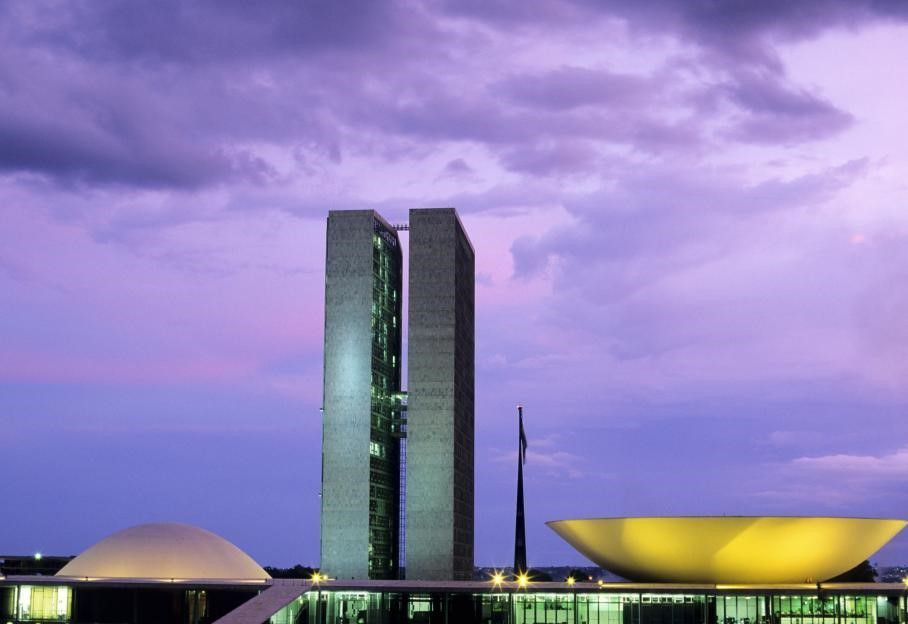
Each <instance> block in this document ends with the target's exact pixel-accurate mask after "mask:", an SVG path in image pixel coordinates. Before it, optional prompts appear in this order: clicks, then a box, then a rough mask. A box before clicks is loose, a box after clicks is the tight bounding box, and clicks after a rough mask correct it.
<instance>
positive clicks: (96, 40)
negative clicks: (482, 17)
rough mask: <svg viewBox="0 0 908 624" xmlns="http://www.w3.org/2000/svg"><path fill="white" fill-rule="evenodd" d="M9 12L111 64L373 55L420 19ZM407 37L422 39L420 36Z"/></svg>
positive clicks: (385, 10)
mask: <svg viewBox="0 0 908 624" xmlns="http://www.w3.org/2000/svg"><path fill="white" fill-rule="evenodd" d="M9 10H10V11H11V12H13V13H14V14H16V15H17V16H18V17H19V18H20V19H22V20H23V21H27V22H29V23H30V25H31V26H32V27H33V30H32V31H31V32H30V34H28V35H23V39H25V40H26V41H28V42H29V43H33V44H39V45H48V46H51V47H52V48H58V49H66V50H69V51H72V52H73V53H75V54H77V55H79V56H82V57H86V58H91V59H96V60H100V61H105V62H114V63H120V62H124V61H142V62H147V63H152V64H154V63H161V62H166V63H187V64H192V63H197V62H206V63H207V62H214V63H222V62H224V61H236V60H248V59H254V58H262V57H269V56H275V55H279V54H291V53H292V54H298V53H303V54H319V53H322V52H325V53H331V54H338V53H355V52H357V51H359V52H362V51H367V50H374V49H375V48H376V47H377V46H382V45H383V44H386V43H389V42H394V41H395V40H396V39H397V36H398V35H400V34H402V30H406V29H407V27H408V25H410V24H411V23H412V21H413V17H415V15H416V13H415V12H414V13H413V14H412V15H408V16H405V15H404V14H403V10H402V9H401V7H400V5H399V4H397V3H384V2H381V3H377V2H368V1H364V0H353V1H351V2H342V3H338V2H331V1H329V0H308V1H306V2H279V1H274V2H255V3H249V2H241V1H238V0H231V1H226V2H216V1H214V0H203V1H200V2H193V3H190V4H187V3H184V2H178V1H176V0H162V1H160V2H149V3H124V2H116V1H113V0H100V1H98V2H90V1H76V2H71V3H65V4H57V3H51V4H47V3H35V4H34V5H24V6H23V5H15V6H11V7H10V9H9ZM427 26H428V24H423V25H421V28H426V27H427ZM408 34H410V35H417V34H418V30H416V29H414V30H413V31H411V32H409V33H408Z"/></svg>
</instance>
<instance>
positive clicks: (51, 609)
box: [2, 585, 72, 623]
mask: <svg viewBox="0 0 908 624" xmlns="http://www.w3.org/2000/svg"><path fill="white" fill-rule="evenodd" d="M5 593H6V596H5V600H4V603H5V604H3V605H2V606H3V612H2V614H3V618H4V621H8V620H11V621H14V622H17V623H19V622H69V621H70V618H71V616H72V590H71V589H70V588H69V587H66V586H63V585H18V586H13V587H10V588H9V589H8V591H6V592H5Z"/></svg>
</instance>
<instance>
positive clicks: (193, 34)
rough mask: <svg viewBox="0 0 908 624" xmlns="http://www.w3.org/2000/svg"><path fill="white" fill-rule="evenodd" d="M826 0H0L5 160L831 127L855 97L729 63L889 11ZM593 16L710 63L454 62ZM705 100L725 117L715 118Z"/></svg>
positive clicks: (253, 163) (158, 183)
mask: <svg viewBox="0 0 908 624" xmlns="http://www.w3.org/2000/svg"><path fill="white" fill-rule="evenodd" d="M794 4H798V6H801V5H800V3H794ZM831 5H832V6H831V8H830V10H829V11H828V13H827V12H824V11H821V10H820V8H819V6H820V5H818V4H816V3H814V2H805V3H804V4H803V6H801V8H800V9H797V10H796V9H792V8H791V7H789V5H788V4H786V3H779V2H773V3H771V7H770V8H772V9H774V10H769V8H767V7H766V5H765V4H763V3H761V4H759V5H756V4H754V3H739V2H729V3H718V4H716V3H699V2H693V3H686V2H671V1H664V2H643V3H642V4H639V5H638V4H633V5H631V4H630V3H623V2H612V3H603V4H601V5H600V4H585V3H583V2H576V3H573V4H565V5H564V6H558V7H555V8H553V7H549V8H546V9H539V10H532V11H530V10H523V9H519V8H515V7H516V5H515V4H514V3H495V2H492V3H483V4H482V5H477V4H469V3H466V4H454V5H453V6H447V7H446V8H447V9H448V13H447V14H445V13H444V12H443V11H439V10H438V9H439V6H442V5H437V4H429V5H422V6H413V5H405V4H403V3H395V2H390V3H372V2H352V3H334V2H326V1H321V0H320V1H317V2H301V3H284V2H273V3H270V2H269V3H243V2H213V1H203V2H197V3H191V4H185V3H180V2H175V1H171V0H167V1H163V2H156V3H121V2H112V1H101V2H73V3H68V4H63V5H60V4H56V3H44V2H35V3H5V4H3V5H0V11H3V13H4V15H3V16H2V17H3V18H4V19H3V20H2V23H0V57H2V58H3V59H5V61H4V60H0V119H2V121H0V138H2V139H4V140H3V143H2V146H0V171H3V170H5V171H7V172H28V173H35V174H38V175H41V176H45V177H46V178H48V179H50V180H52V181H56V182H60V183H63V184H72V183H83V184H124V185H128V186H135V187H141V188H181V189H186V188H199V187H205V186H210V185H215V184H221V183H231V182H241V183H242V182H251V183H257V184H268V183H270V182H273V181H275V180H277V179H278V178H279V175H278V173H277V170H276V168H275V167H274V166H273V165H272V164H271V163H269V162H268V160H267V159H266V158H265V157H264V156H263V155H262V154H260V153H257V151H256V150H258V149H260V146H261V145H262V144H271V145H276V146H281V147H287V148H289V149H290V150H291V152H292V155H293V159H294V160H295V162H296V164H297V166H298V170H297V172H296V173H297V174H299V175H310V176H312V175H318V173H319V171H320V170H319V165H318V163H319V162H320V161H323V160H326V161H327V162H328V163H333V164H337V163H339V162H341V160H342V158H343V157H344V155H345V154H357V153H359V154H382V155H383V156H385V157H388V158H395V157H399V155H402V154H408V153H409V154H412V153H416V152H419V151H420V150H422V151H423V152H425V151H426V150H430V149H432V148H433V146H436V145H437V144H439V143H443V142H456V141H468V142H472V143H476V144H480V145H483V146H485V147H487V148H488V149H489V150H490V151H491V152H492V154H493V156H494V157H496V158H498V160H499V162H500V163H501V165H502V166H504V167H505V168H507V169H509V170H511V171H514V172H517V173H524V174H534V175H549V176H559V175H563V174H565V173H566V172H569V171H573V172H576V173H578V174H590V175H595V174H596V173H597V171H599V167H600V166H601V158H600V156H599V152H600V151H601V148H602V147H603V146H605V145H608V144H616V145H620V146H627V147H630V148H631V149H633V150H635V151H638V152H643V153H648V154H660V153H662V152H666V151H668V152H678V153H682V152H686V153H696V152H698V151H700V150H702V149H703V147H704V145H705V144H706V143H708V142H709V141H711V140H713V139H719V140H724V141H729V140H730V141H740V142H750V143H779V144H791V143H797V142H802V141H809V140H817V139H823V138H828V137H829V136H832V135H834V134H835V133H837V132H839V131H841V130H842V129H844V128H846V127H847V126H848V125H849V124H850V123H851V118H850V116H849V115H848V114H847V113H846V112H844V111H840V110H838V109H837V108H836V107H835V106H834V105H833V104H831V103H829V102H827V101H825V100H823V99H822V97H821V96H819V95H817V94H813V93H810V92H808V91H805V90H804V89H802V88H799V87H797V86H796V85H791V84H789V82H788V81H787V80H786V78H785V77H784V74H783V73H781V72H780V71H779V69H778V67H776V66H774V65H773V64H772V63H762V64H759V63H756V64H755V63H754V62H751V61H752V60H753V59H750V60H749V61H748V63H750V65H746V64H745V66H742V67H736V66H735V65H734V63H735V62H739V61H740V59H742V58H744V57H742V56H741V55H739V54H737V53H734V54H732V52H734V50H733V48H734V46H736V45H739V44H740V45H741V46H751V47H755V49H757V48H760V49H763V48H765V50H771V47H769V43H767V41H768V39H771V38H772V37H775V36H779V37H781V36H785V37H789V38H795V37H799V36H808V35H810V34H812V33H814V32H816V31H817V30H819V29H822V28H824V27H826V26H828V25H830V24H838V23H841V21H842V20H843V19H844V17H842V16H843V15H846V14H847V15H853V16H855V17H854V19H855V20H858V21H860V20H868V19H871V17H874V16H883V15H886V16H888V15H894V14H896V13H897V11H896V10H895V8H894V7H895V5H891V6H890V5H884V4H871V3H864V4H858V5H856V6H855V8H852V9H847V8H846V7H845V6H844V5H843V4H842V3H839V2H836V3H831ZM451 15H455V16H457V15H467V16H470V17H471V18H472V19H474V20H475V19H478V18H480V17H481V18H482V19H483V20H484V21H483V23H482V28H480V29H477V30H476V31H475V32H468V31H467V30H464V29H463V28H459V29H458V28H453V29H452V28H450V27H448V25H446V22H445V20H447V19H450V16H451ZM591 15H592V16H593V17H590V16H591ZM596 15H601V16H603V17H605V18H609V19H611V18H614V17H618V18H624V19H626V20H628V22H629V23H630V24H631V26H632V27H633V28H636V29H645V30H648V31H654V32H666V33H669V34H672V35H675V36H678V37H680V38H690V39H691V40H693V41H695V42H698V43H699V44H700V45H701V46H702V47H703V48H704V49H708V50H711V51H712V52H711V53H710V54H711V56H709V59H710V60H709V62H708V63H707V65H706V66H707V67H708V68H710V69H709V71H710V72H712V73H714V74H715V76H714V77H713V79H707V80H690V79H689V78H690V77H689V76H686V75H685V74H684V72H683V70H682V69H679V67H673V66H672V65H671V64H667V65H665V66H663V67H662V68H660V69H657V70H656V71H654V72H652V73H648V74H643V75H637V74H630V73H623V72H620V71H612V70H607V69H604V68H598V69H590V68H583V67H573V66H561V67H558V68H555V69H552V70H543V71H539V72H535V73H533V72H527V71H525V70H524V71H521V72H519V73H514V74H508V71H507V68H505V70H504V71H502V72H499V73H498V74H494V73H492V74H489V75H488V76H480V75H475V76H474V75H473V74H470V73H469V72H468V70H465V69H464V68H462V67H461V66H460V64H459V62H458V54H462V53H463V50H465V49H469V46H474V47H476V48H477V49H481V48H482V46H483V45H484V42H487V40H488V38H489V37H491V36H492V34H491V32H492V31H494V29H496V28H497V29H498V30H499V31H500V32H498V33H497V34H496V36H506V30H507V28H508V24H509V23H510V22H509V20H510V21H516V22H519V23H520V24H521V25H526V26H527V27H528V28H532V27H541V26H544V24H545V20H550V21H551V20H554V21H555V22H557V23H559V24H562V25H563V27H564V28H565V29H566V30H570V29H575V30H578V31H581V30H584V29H589V28H590V27H591V24H595V16H596ZM765 50H764V51H765ZM717 51H718V52H721V53H716V54H713V52H717ZM757 56H759V55H757ZM769 56H771V54H770V53H769V52H766V54H764V55H763V57H765V58H769ZM748 58H749V57H748ZM754 58H757V57H754ZM765 58H764V60H765ZM461 72H467V73H461ZM464 85H467V86H468V88H466V89H464V88H463V87H464ZM34 102H41V103H42V105H41V106H40V107H35V106H34V104H33V103H34ZM717 102H723V103H724V104H725V108H726V109H730V111H731V113H730V118H729V119H727V120H725V121H721V120H719V121H717V118H716V117H715V115H714V114H715V111H716V110H717V108H716V107H717ZM717 124H719V127H715V128H714V127H713V126H716V125H717ZM249 144H253V145H255V146H256V147H250V146H249Z"/></svg>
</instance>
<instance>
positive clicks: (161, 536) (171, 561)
mask: <svg viewBox="0 0 908 624" xmlns="http://www.w3.org/2000/svg"><path fill="white" fill-rule="evenodd" d="M57 576H72V577H80V578H99V579H111V578H120V579H122V578H130V579H160V580H165V579H180V580H193V579H205V580H231V581H266V580H268V579H270V578H271V577H270V576H268V573H267V572H265V570H263V569H262V568H261V567H260V566H259V565H258V564H257V563H256V562H255V561H253V560H252V558H251V557H250V556H249V555H247V554H246V553H244V552H243V551H242V550H240V549H239V548H237V547H236V546H234V545H233V544H231V543H230V542H228V541H227V540H225V539H224V538H223V537H221V536H219V535H215V534H214V533H211V532H210V531H206V530H204V529H200V528H198V527H194V526H190V525H187V524H175V523H156V524H141V525H139V526H134V527H130V528H128V529H123V530H122V531H117V532H116V533H114V534H112V535H109V536H107V537H106V538H104V539H102V540H101V541H100V542H98V543H97V544H95V545H94V546H92V547H90V548H89V549H88V550H86V551H85V552H83V553H82V554H81V555H79V556H78V557H76V558H75V559H73V560H72V561H70V562H69V563H67V564H66V565H65V566H63V569H61V570H60V571H59V572H58V573H57Z"/></svg>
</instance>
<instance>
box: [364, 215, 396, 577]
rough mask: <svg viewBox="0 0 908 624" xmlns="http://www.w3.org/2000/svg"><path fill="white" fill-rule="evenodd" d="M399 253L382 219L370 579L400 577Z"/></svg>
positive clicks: (377, 250) (376, 264) (375, 258)
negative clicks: (398, 573)
mask: <svg viewBox="0 0 908 624" xmlns="http://www.w3.org/2000/svg"><path fill="white" fill-rule="evenodd" d="M401 264H402V262H401V252H400V248H399V244H398V241H397V237H396V235H394V233H393V232H390V231H388V230H387V228H385V226H384V225H383V224H382V223H381V222H379V221H378V220H375V221H374V233H373V235H372V387H371V395H372V399H371V429H370V432H369V578H374V579H390V578H396V577H397V564H398V559H399V553H398V540H399V529H400V520H399V508H400V464H399V436H398V435H397V432H396V426H397V425H398V423H399V421H400V398H399V393H400V381H401V380H400V377H401V375H400V369H401V362H400V359H401V357H400V356H401V292H400V284H401Z"/></svg>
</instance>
